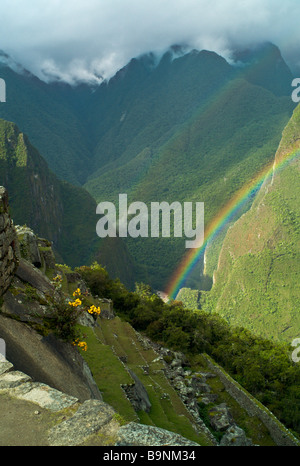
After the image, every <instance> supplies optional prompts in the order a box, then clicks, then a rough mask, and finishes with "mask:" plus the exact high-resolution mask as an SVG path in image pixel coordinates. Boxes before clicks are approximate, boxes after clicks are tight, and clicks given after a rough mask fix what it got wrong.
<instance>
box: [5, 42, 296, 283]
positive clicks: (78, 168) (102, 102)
mask: <svg viewBox="0 0 300 466" xmlns="http://www.w3.org/2000/svg"><path fill="white" fill-rule="evenodd" d="M177 52H178V49H176V48H173V49H171V50H169V51H168V52H167V53H165V54H164V55H163V57H162V58H161V59H160V60H157V57H155V56H154V55H153V54H148V55H145V56H142V57H138V58H135V59H132V60H131V61H130V63H128V65H127V66H125V67H124V68H123V69H121V70H120V71H119V72H118V73H117V74H116V75H115V76H114V77H113V78H112V79H111V80H110V81H108V82H103V83H102V84H101V85H100V86H98V87H94V88H90V87H88V86H87V85H79V86H73V87H72V86H69V85H66V84H63V83H52V84H46V83H44V82H42V81H40V80H39V79H37V78H36V77H34V76H32V75H31V74H30V73H27V72H23V73H16V72H15V71H12V70H11V69H10V68H8V67H7V66H5V65H4V64H2V65H1V68H0V72H1V76H2V77H3V78H4V79H5V80H6V83H7V102H6V103H5V104H3V105H1V107H0V116H1V117H3V118H5V119H7V120H9V121H14V122H15V123H16V124H18V126H19V128H20V130H21V131H22V132H25V133H26V134H28V137H29V138H30V140H31V141H32V143H33V144H34V146H35V147H37V149H38V150H39V152H40V153H41V154H42V156H43V157H45V159H46V161H47V163H48V166H49V168H50V169H51V170H52V171H53V172H54V173H55V174H56V176H57V177H58V178H59V179H62V180H65V181H67V182H71V183H72V184H73V185H83V186H84V187H85V188H86V190H87V191H88V192H89V193H90V195H91V196H92V197H93V198H94V199H95V200H96V202H100V201H113V202H115V203H116V204H117V200H118V195H119V194H121V193H127V194H128V198H129V201H142V202H145V203H150V202H153V201H158V202H162V201H167V202H173V201H179V202H183V201H190V202H191V201H194V202H196V201H200V202H205V221H206V223H208V222H209V221H210V220H211V219H212V218H213V217H214V215H215V214H216V213H217V212H219V211H220V209H221V208H222V206H223V205H224V204H225V203H226V202H227V201H228V200H229V199H230V198H231V197H232V196H233V195H234V193H235V192H236V191H237V190H238V189H239V188H240V187H241V186H242V185H243V184H244V183H245V182H247V181H248V180H249V179H250V178H251V176H253V174H255V173H256V172H257V171H258V170H260V169H261V168H262V167H263V166H265V165H266V164H268V163H269V162H270V160H271V159H272V157H273V154H274V153H275V150H276V148H277V147H278V144H279V140H280V135H281V133H282V130H283V128H284V127H285V125H286V124H287V122H288V120H289V118H290V116H291V114H292V110H293V108H294V104H293V102H292V100H291V98H290V84H291V81H292V74H291V72H290V70H289V69H288V67H287V65H286V64H285V62H284V60H283V59H282V57H281V54H280V51H279V50H278V48H277V47H276V46H274V45H272V44H265V45H263V46H261V47H259V48H258V49H257V50H254V51H253V52H252V53H250V54H249V52H244V53H240V54H239V55H237V57H236V60H237V61H238V63H239V64H240V63H241V62H243V61H244V64H243V66H242V67H241V66H238V65H237V64H234V63H230V64H229V63H228V62H227V61H226V60H225V59H224V58H222V57H221V56H219V55H217V54H216V53H214V52H210V51H205V50H203V51H197V50H193V51H191V52H189V53H186V54H184V55H182V54H180V53H177ZM246 207H247V208H248V207H249V206H246ZM72 208H73V207H72V206H71V207H70V209H71V210H72ZM89 215H91V216H92V215H94V208H93V209H92V210H91V212H90V214H89ZM80 228H82V229H84V227H83V226H82V227H79V226H78V227H77V230H78V234H79V233H80V232H79V230H80ZM184 241H185V238H183V239H174V238H170V239H169V238H167V239H154V240H152V239H144V238H142V239H141V238H138V239H134V240H132V239H131V238H129V239H128V240H127V241H126V250H128V252H129V254H130V256H131V257H132V261H133V263H134V275H135V281H145V282H148V283H150V284H151V286H152V287H154V288H157V289H162V288H163V287H165V286H166V284H167V282H168V280H169V277H170V275H171V274H172V272H173V271H174V270H175V269H176V267H177V265H178V263H179V262H180V260H181V258H182V256H183V254H184V253H185V244H184ZM108 245H109V246H110V245H111V242H107V243H106V246H107V249H106V250H105V253H104V254H103V255H104V256H105V257H106V258H107V259H108V262H107V265H108V266H109V267H110V269H111V270H115V265H114V264H113V261H114V254H113V251H112V252H110V250H109V248H108ZM67 246H68V245H67ZM210 251H211V253H212V254H210V253H209V257H207V259H208V262H207V264H209V265H208V267H207V270H206V273H207V274H208V275H209V276H208V278H207V280H205V283H204V282H203V281H202V282H201V280H200V274H201V272H202V266H203V264H199V267H198V268H197V269H196V270H195V271H194V275H193V277H190V278H189V283H187V286H193V287H194V286H195V287H198V288H203V287H204V288H205V289H206V288H207V284H208V283H209V282H210V281H211V279H212V276H211V272H212V270H213V269H214V268H215V266H216V258H217V256H218V252H219V250H213V249H211V250H210ZM110 257H111V258H112V263H110ZM100 262H101V258H100ZM123 278H124V277H123Z"/></svg>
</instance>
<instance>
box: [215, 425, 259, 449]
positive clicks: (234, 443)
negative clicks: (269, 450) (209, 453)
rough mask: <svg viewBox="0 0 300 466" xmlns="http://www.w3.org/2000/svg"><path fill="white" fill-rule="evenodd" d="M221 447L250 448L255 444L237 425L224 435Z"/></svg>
mask: <svg viewBox="0 0 300 466" xmlns="http://www.w3.org/2000/svg"><path fill="white" fill-rule="evenodd" d="M220 446H223V447H250V446H253V443H252V441H251V440H250V439H248V438H247V437H246V434H245V432H244V431H243V429H241V428H240V427H238V426H237V425H233V426H231V427H229V428H228V429H227V430H226V432H225V434H224V435H223V437H222V439H221V442H220Z"/></svg>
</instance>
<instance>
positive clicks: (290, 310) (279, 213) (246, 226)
mask: <svg viewBox="0 0 300 466" xmlns="http://www.w3.org/2000/svg"><path fill="white" fill-rule="evenodd" d="M299 133H300V107H297V109H296V110H295V111H294V115H293V117H292V118H291V120H290V122H289V123H288V125H287V127H286V128H285V130H284V132H283V137H282V141H281V143H280V146H279V149H278V151H277V153H276V158H275V160H276V163H277V164H279V163H280V162H281V161H282V160H284V158H285V157H286V155H287V154H294V157H293V160H292V161H291V162H290V163H288V164H287V165H284V166H283V167H281V169H280V170H278V171H276V172H275V176H274V177H273V180H272V182H270V181H269V182H268V183H267V184H266V185H265V186H263V187H262V188H261V191H260V192H259V194H258V197H257V199H256V200H255V203H254V205H253V206H252V208H251V210H249V211H248V212H247V213H246V214H245V215H244V216H243V217H242V218H240V219H239V220H238V221H237V222H236V224H235V225H234V226H233V227H232V228H231V229H230V231H229V232H228V234H227V236H226V238H225V240H224V243H223V246H222V250H221V254H220V257H219V267H218V271H217V272H216V274H215V284H214V287H213V289H212V291H211V292H210V293H206V294H205V293H204V294H203V295H202V298H203V299H202V303H201V304H202V306H204V308H205V309H207V310H215V311H217V312H219V313H220V314H221V315H222V316H223V317H225V318H226V319H227V320H228V321H230V322H231V323H232V324H233V325H241V326H243V327H246V328H248V329H250V330H251V331H252V332H254V333H255V334H257V335H261V336H264V337H268V338H274V339H276V340H281V341H286V342H288V343H290V342H291V341H293V340H294V339H295V338H297V337H298V336H299V335H298V331H299V325H300V315H299V305H300V280H299V278H300V265H299V264H300V207H299V196H300V183H299V165H300V159H299V149H300V147H299V139H298V138H299ZM297 154H298V155H297ZM204 298H205V299H204Z"/></svg>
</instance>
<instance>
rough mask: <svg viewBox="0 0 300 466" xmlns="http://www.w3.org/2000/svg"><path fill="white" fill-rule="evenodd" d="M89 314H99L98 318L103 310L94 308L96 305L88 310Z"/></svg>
mask: <svg viewBox="0 0 300 466" xmlns="http://www.w3.org/2000/svg"><path fill="white" fill-rule="evenodd" d="M88 313H89V314H97V315H98V316H99V315H100V313H101V309H100V307H96V306H94V304H93V305H92V306H91V307H90V308H89V309H88Z"/></svg>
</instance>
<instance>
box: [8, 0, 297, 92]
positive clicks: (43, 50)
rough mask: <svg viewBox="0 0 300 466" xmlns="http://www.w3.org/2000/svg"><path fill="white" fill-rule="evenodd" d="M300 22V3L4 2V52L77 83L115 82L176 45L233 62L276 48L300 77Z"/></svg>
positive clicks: (192, 0) (198, 0) (251, 0)
mask: <svg viewBox="0 0 300 466" xmlns="http://www.w3.org/2000/svg"><path fill="white" fill-rule="evenodd" d="M299 18H300V2H299V0H284V1H283V0H238V1H237V0H30V1H28V0H0V21H1V23H0V50H3V51H5V52H6V53H8V54H9V55H10V56H11V57H13V58H14V59H15V60H16V61H17V62H19V63H21V64H22V65H23V66H24V67H25V68H27V69H28V70H29V71H31V72H32V73H34V74H36V75H37V76H39V77H40V78H41V79H45V80H49V79H50V78H49V77H51V79H56V78H57V79H61V80H64V81H67V82H70V83H72V82H74V81H76V80H83V81H90V82H93V81H95V82H100V81H101V79H102V78H105V79H109V78H110V77H112V76H113V75H114V74H115V73H116V72H117V71H118V70H119V69H120V68H122V67H123V66H125V65H126V64H127V63H128V62H129V60H130V59H131V58H133V57H137V56H139V55H141V54H143V53H148V52H150V51H152V52H155V53H157V54H158V56H159V55H160V54H162V53H163V52H164V51H166V50H167V49H168V47H170V46H171V45H173V44H184V45H186V46H187V47H188V48H189V47H190V48H196V49H198V50H202V49H206V50H213V51H215V52H217V53H219V54H220V55H222V56H224V57H225V58H226V59H230V54H231V51H232V50H234V49H235V48H242V47H248V46H251V45H253V44H256V43H259V42H264V41H270V42H273V43H274V44H276V45H277V46H278V47H279V48H280V50H281V52H282V55H283V57H284V59H285V60H286V62H287V63H288V65H289V66H290V67H291V68H292V69H293V71H294V70H295V69H297V67H299V73H300V47H299V45H300V28H299ZM101 77H102V78H101Z"/></svg>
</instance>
